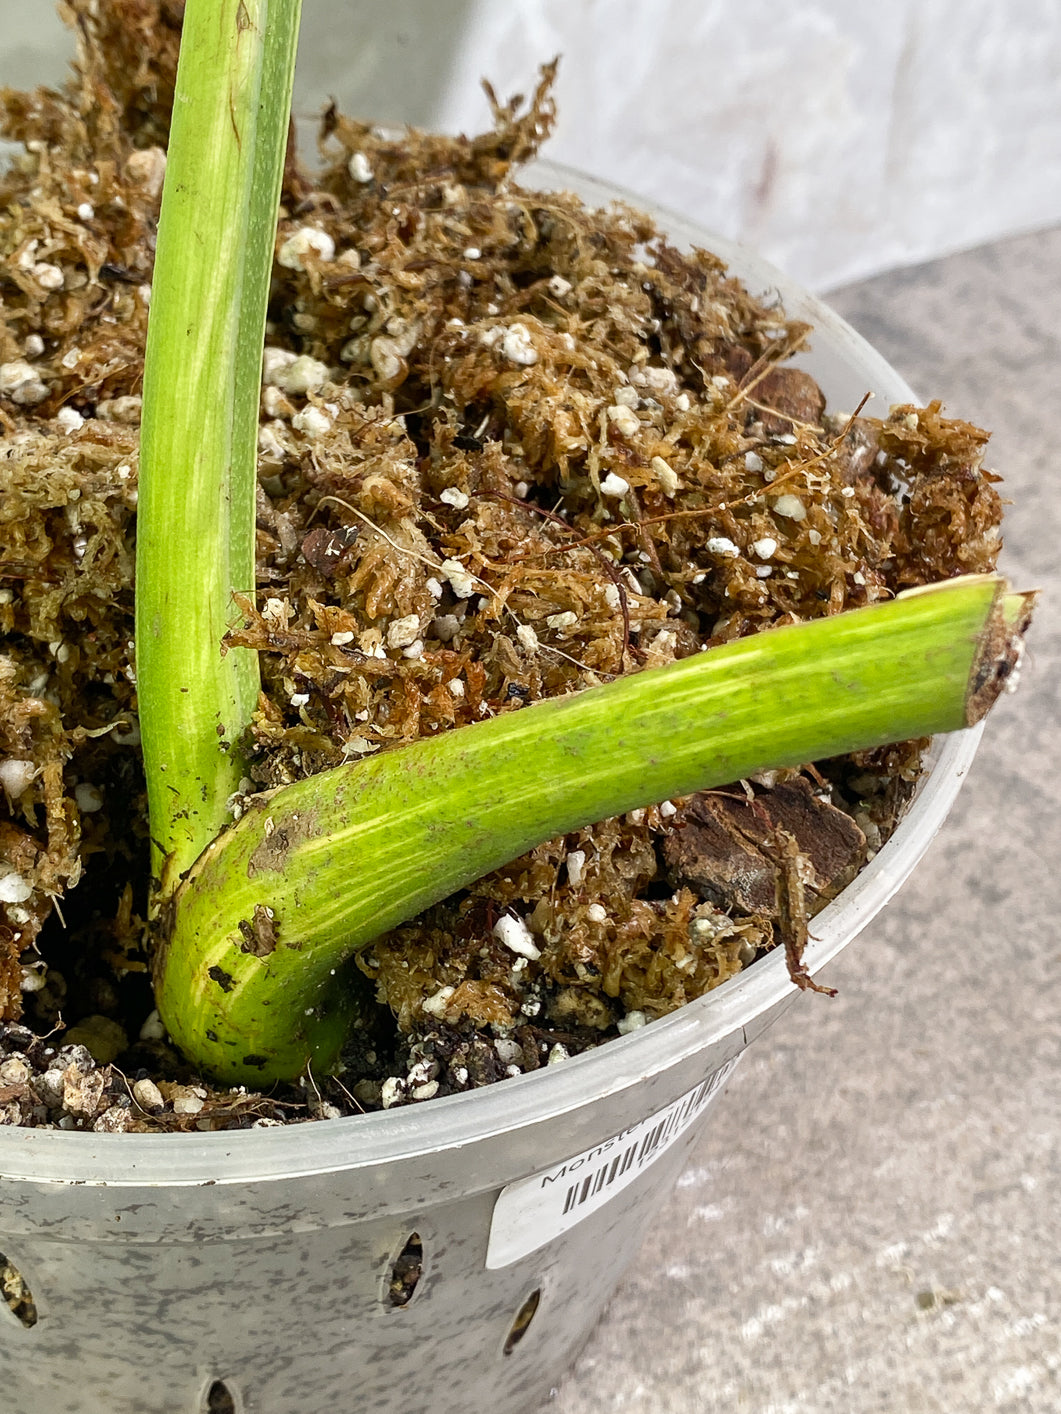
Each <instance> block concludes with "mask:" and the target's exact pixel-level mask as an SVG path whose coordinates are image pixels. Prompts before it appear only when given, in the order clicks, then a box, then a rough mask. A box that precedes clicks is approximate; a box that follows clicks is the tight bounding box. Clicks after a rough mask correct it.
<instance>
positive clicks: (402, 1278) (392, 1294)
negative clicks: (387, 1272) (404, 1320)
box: [387, 1232, 424, 1306]
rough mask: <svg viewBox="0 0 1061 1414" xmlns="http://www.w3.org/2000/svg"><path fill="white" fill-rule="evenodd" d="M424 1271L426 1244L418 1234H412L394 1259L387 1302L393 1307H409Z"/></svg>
mask: <svg viewBox="0 0 1061 1414" xmlns="http://www.w3.org/2000/svg"><path fill="white" fill-rule="evenodd" d="M423 1270H424V1244H423V1243H422V1242H421V1241H420V1234H419V1233H418V1232H411V1233H410V1234H409V1237H408V1240H407V1241H406V1243H405V1246H404V1247H403V1248H402V1250H401V1251H400V1252H399V1253H398V1255H397V1257H396V1258H395V1259H394V1266H393V1267H391V1279H390V1282H389V1284H388V1286H387V1300H388V1301H389V1302H390V1304H391V1305H392V1306H408V1304H409V1302H410V1301H411V1300H412V1298H413V1292H414V1291H415V1290H416V1287H417V1283H418V1282H419V1280H420V1277H421V1275H422V1274H423Z"/></svg>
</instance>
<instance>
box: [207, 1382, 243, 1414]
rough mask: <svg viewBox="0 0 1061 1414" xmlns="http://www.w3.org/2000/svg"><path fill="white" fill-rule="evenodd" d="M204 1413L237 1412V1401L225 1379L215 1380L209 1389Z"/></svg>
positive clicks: (229, 1413) (222, 1413) (232, 1413)
mask: <svg viewBox="0 0 1061 1414" xmlns="http://www.w3.org/2000/svg"><path fill="white" fill-rule="evenodd" d="M203 1414H236V1401H235V1399H234V1398H233V1397H232V1391H231V1390H230V1389H229V1387H228V1385H227V1384H225V1382H224V1380H215V1381H214V1383H213V1384H212V1385H211V1386H210V1388H209V1389H208V1390H207V1392H206V1403H205V1404H204V1405H203Z"/></svg>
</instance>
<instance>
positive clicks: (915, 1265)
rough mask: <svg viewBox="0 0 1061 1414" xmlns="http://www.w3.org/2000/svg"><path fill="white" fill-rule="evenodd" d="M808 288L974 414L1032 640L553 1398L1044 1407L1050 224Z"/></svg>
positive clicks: (1050, 1102)
mask: <svg viewBox="0 0 1061 1414" xmlns="http://www.w3.org/2000/svg"><path fill="white" fill-rule="evenodd" d="M831 302H832V303H833V304H834V305H835V306H836V308H837V309H838V310H839V311H840V312H841V313H842V314H843V315H844V316H845V317H846V318H848V319H849V320H850V321H851V322H852V323H853V324H854V325H855V326H856V327H858V328H859V329H860V330H861V331H862V332H863V333H864V334H866V335H867V337H868V338H869V339H870V340H871V341H872V342H873V343H875V344H876V345H877V346H878V347H879V348H880V349H881V350H882V351H883V352H884V354H885V355H886V356H887V357H888V358H889V359H890V360H891V361H892V362H893V363H894V364H895V365H896V366H897V367H898V368H899V369H900V370H901V371H902V372H903V373H905V374H906V376H907V377H908V379H909V380H910V382H911V383H912V385H913V386H914V387H915V388H917V389H918V390H919V391H921V392H922V393H923V395H924V396H925V397H926V398H927V397H930V396H939V397H941V398H942V399H943V400H944V402H945V404H946V405H947V408H948V409H949V411H950V412H951V413H952V414H953V415H956V416H961V417H967V418H968V419H970V420H973V421H979V422H980V423H981V424H982V425H985V426H987V427H990V428H993V429H994V433H995V435H994V438H993V441H992V448H991V455H990V458H989V464H990V465H993V466H994V467H996V468H997V469H998V470H999V471H1000V472H1002V473H1003V474H1004V476H1005V479H1006V484H1005V486H1004V487H1003V488H1002V489H1003V491H1004V493H1005V494H1007V495H1008V496H1009V497H1010V498H1011V499H1012V500H1013V502H1014V504H1013V507H1012V509H1011V510H1010V512H1009V520H1008V529H1007V536H1006V550H1005V566H1006V568H1007V569H1008V571H1009V573H1010V575H1011V577H1012V578H1013V579H1014V580H1015V581H1016V582H1017V583H1018V584H1019V585H1021V586H1022V587H1028V586H1038V587H1040V588H1041V589H1042V590H1043V591H1044V594H1043V598H1042V600H1041V602H1040V606H1039V613H1038V621H1037V624H1036V625H1035V627H1034V630H1033V634H1032V638H1031V645H1030V653H1029V659H1028V662H1027V664H1026V667H1025V670H1024V674H1023V680H1022V682H1021V684H1020V690H1019V691H1018V693H1017V694H1016V695H1015V696H1013V697H1010V698H1006V699H1005V700H1004V701H1003V702H1002V703H1001V704H1000V705H999V707H998V708H997V710H996V712H995V714H994V715H993V717H992V719H991V720H990V722H989V723H988V728H987V733H986V736H985V738H984V742H983V745H982V747H981V750H980V754H979V757H978V760H977V763H976V766H975V767H974V770H973V772H972V773H971V775H970V779H969V781H968V782H967V784H966V786H965V788H964V791H963V793H962V795H961V797H960V799H959V802H958V806H957V809H956V810H955V811H954V813H953V814H952V816H951V818H950V819H949V821H948V823H947V825H946V827H945V828H944V830H943V832H942V833H941V835H940V836H939V837H938V839H937V840H936V842H935V844H934V846H933V848H932V849H931V851H930V852H929V855H928V857H927V858H926V860H925V861H924V862H923V863H922V865H921V867H920V870H919V872H918V873H917V874H915V876H914V878H913V880H912V881H911V882H910V883H908V884H907V886H906V888H905V889H904V891H903V892H902V894H901V895H900V897H899V899H898V900H897V901H896V902H895V903H893V904H892V905H891V906H890V908H889V909H888V910H886V912H885V913H884V914H883V915H882V916H881V917H880V918H879V919H878V920H877V921H876V922H875V923H874V924H873V925H871V927H870V928H869V929H868V930H867V931H866V932H865V933H864V934H863V935H862V937H861V938H860V939H859V940H858V941H857V942H855V943H854V944H852V946H851V947H849V948H848V949H847V950H846V952H845V953H844V954H842V955H841V957H840V959H839V960H838V961H837V962H835V963H834V964H833V965H832V966H831V967H830V968H829V969H828V972H827V973H826V974H825V977H826V980H827V981H829V982H831V983H832V984H833V985H834V986H836V987H838V988H839V989H840V994H839V996H838V997H837V998H836V999H835V1000H832V1001H830V1000H829V999H828V998H825V997H820V996H813V995H806V996H804V997H802V998H800V999H798V1001H797V1003H796V1004H795V1005H794V1006H793V1007H792V1008H791V1009H790V1011H789V1012H788V1013H787V1015H786V1016H785V1017H784V1018H783V1019H782V1020H781V1021H780V1022H778V1023H777V1025H776V1026H775V1027H774V1029H773V1030H772V1031H770V1032H769V1033H767V1035H766V1036H764V1037H763V1038H761V1039H760V1040H759V1041H758V1042H757V1043H756V1044H755V1046H754V1047H753V1048H752V1049H751V1050H750V1051H749V1052H748V1053H747V1055H746V1057H745V1059H744V1061H743V1062H742V1065H741V1066H740V1067H739V1068H738V1070H737V1073H736V1075H735V1077H734V1079H733V1081H732V1082H731V1084H730V1087H729V1089H728V1091H727V1092H726V1094H725V1095H724V1096H723V1098H722V1101H721V1103H720V1105H719V1106H718V1108H717V1109H716V1110H715V1112H714V1116H713V1122H712V1128H711V1130H710V1133H709V1134H708V1135H707V1136H706V1138H705V1139H704V1141H703V1142H702V1144H701V1145H700V1148H699V1150H698V1152H697V1153H696V1156H695V1158H694V1161H693V1162H692V1164H691V1165H690V1167H689V1168H688V1169H687V1170H686V1172H685V1174H684V1175H683V1177H682V1178H681V1180H680V1182H679V1185H678V1187H677V1189H676V1191H675V1192H674V1195H673V1196H672V1198H671V1199H670V1201H669V1202H668V1203H666V1204H665V1206H663V1207H662V1208H661V1210H660V1212H659V1215H658V1218H657V1220H656V1222H655V1225H654V1227H653V1228H652V1230H651V1231H650V1232H649V1233H648V1234H647V1236H646V1240H645V1245H644V1249H643V1252H642V1256H641V1259H640V1261H639V1263H638V1265H637V1268H636V1270H635V1271H634V1272H633V1274H632V1275H631V1276H630V1277H629V1278H628V1279H627V1280H626V1281H625V1283H624V1285H623V1287H622V1288H621V1289H620V1292H619V1294H618V1295H617V1297H616V1298H615V1300H614V1301H613V1303H612V1305H611V1307H610V1309H609V1311H608V1313H607V1315H606V1318H605V1320H604V1321H603V1322H602V1324H601V1325H600V1327H599V1328H598V1330H597V1332H596V1334H595V1335H594V1336H593V1338H592V1340H591V1341H590V1344H589V1345H588V1347H587V1348H586V1350H585V1353H584V1354H583V1356H582V1358H581V1360H580V1361H579V1363H578V1365H577V1367H576V1368H575V1370H574V1371H573V1372H572V1373H571V1375H570V1376H569V1378H568V1379H567V1380H566V1381H565V1382H564V1384H563V1386H562V1388H561V1389H560V1390H559V1392H558V1396H557V1399H556V1401H555V1403H554V1404H552V1405H551V1406H550V1407H551V1410H552V1414H619V1411H622V1414H721V1412H722V1411H725V1412H726V1414H731V1411H732V1412H734V1414H736V1412H737V1411H739V1414H987V1411H1005V1414H1018V1411H1019V1414H1057V1411H1058V1410H1059V1409H1061V1340H1059V1336H1061V1207H1059V1203H1058V1197H1057V1191H1058V1182H1059V1179H1061V1018H1059V1002H1061V986H1059V982H1058V978H1059V971H1061V945H1059V940H1058V914H1059V913H1061V861H1059V855H1061V812H1059V810H1058V806H1057V804H1056V792H1057V789H1058V761H1057V758H1058V751H1059V748H1061V734H1059V731H1058V721H1057V719H1058V681H1059V675H1058V666H1059V664H1058V659H1059V656H1061V633H1059V629H1058V616H1057V606H1058V602H1059V572H1058V546H1059V543H1061V491H1059V485H1058V469H1057V453H1056V448H1057V446H1058V444H1059V442H1061V399H1059V393H1058V384H1059V375H1061V370H1059V361H1058V342H1059V331H1061V230H1054V231H1048V232H1045V233H1043V234H1039V235H1031V236H1025V237H1020V238H1017V239H1014V240H1009V241H1005V242H1002V243H999V244H996V245H991V246H986V247H983V248H981V249H979V250H974V251H970V252H968V253H965V254H961V255H956V256H951V257H949V258H947V259H944V260H941V261H937V262H934V263H932V264H928V265H923V266H920V267H916V268H913V269H908V270H904V271H900V272H894V273H891V274H888V275H884V276H881V277H878V278H876V279H873V280H869V281H867V282H865V283H862V284H859V285H855V286H852V287H850V288H847V289H844V290H840V291H838V292H836V293H835V294H834V295H833V296H832V300H831ZM543 1414H544V1411H543Z"/></svg>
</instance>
